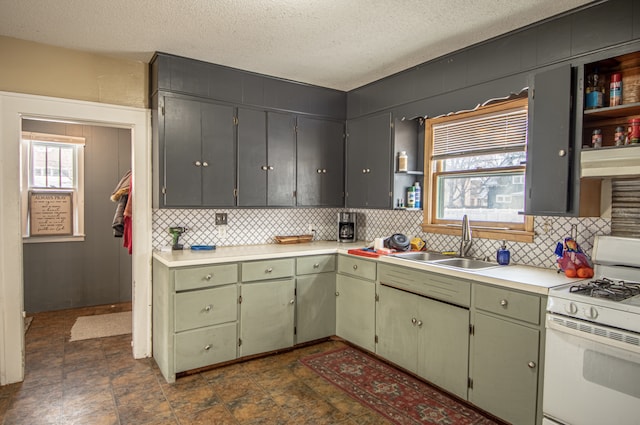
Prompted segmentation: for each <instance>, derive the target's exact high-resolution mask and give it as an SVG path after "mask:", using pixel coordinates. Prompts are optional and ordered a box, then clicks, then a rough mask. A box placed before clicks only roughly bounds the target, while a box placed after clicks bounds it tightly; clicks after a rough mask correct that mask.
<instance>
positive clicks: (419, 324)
mask: <svg viewBox="0 0 640 425" xmlns="http://www.w3.org/2000/svg"><path fill="white" fill-rule="evenodd" d="M416 325H418V327H419V328H421V327H422V320H418V323H416Z"/></svg>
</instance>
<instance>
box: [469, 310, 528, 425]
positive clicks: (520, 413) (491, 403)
mask: <svg viewBox="0 0 640 425" xmlns="http://www.w3.org/2000/svg"><path fill="white" fill-rule="evenodd" d="M474 321H475V323H474V335H473V344H472V350H471V378H472V379H473V388H472V389H470V390H469V401H471V402H472V403H473V404H475V405H477V406H478V407H480V408H481V409H484V410H486V411H488V412H490V413H493V414H494V415H496V416H498V417H499V418H502V419H504V420H505V421H507V422H509V423H513V424H523V425H528V424H531V425H533V424H535V423H536V402H537V392H538V373H539V371H538V366H537V365H538V349H539V339H540V332H539V331H538V330H536V329H532V328H529V327H526V326H522V325H519V324H517V323H513V322H508V321H506V320H501V319H497V318H495V317H492V316H488V315H485V314H482V313H476V314H475V317H474Z"/></svg>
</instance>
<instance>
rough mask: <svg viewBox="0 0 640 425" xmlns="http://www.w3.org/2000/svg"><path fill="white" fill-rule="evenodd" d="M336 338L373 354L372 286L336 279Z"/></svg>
mask: <svg viewBox="0 0 640 425" xmlns="http://www.w3.org/2000/svg"><path fill="white" fill-rule="evenodd" d="M336 279H337V281H336V294H337V295H336V296H337V298H336V334H337V335H338V336H339V337H342V338H344V339H346V340H347V341H350V342H352V343H354V344H356V345H358V346H360V347H362V348H364V349H366V350H369V351H374V350H375V342H374V341H375V321H376V312H375V307H376V306H375V297H376V289H375V283H374V282H372V281H369V280H363V279H356V278H353V277H349V276H344V275H338V276H337V277H336Z"/></svg>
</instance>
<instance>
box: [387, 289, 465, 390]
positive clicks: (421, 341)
mask: <svg viewBox="0 0 640 425" xmlns="http://www.w3.org/2000/svg"><path fill="white" fill-rule="evenodd" d="M378 298H379V301H378V307H377V336H378V343H377V346H376V353H377V354H379V355H380V356H382V357H384V358H386V359H387V360H390V361H391V362H393V363H395V364H397V365H398V366H401V367H403V368H405V369H407V370H409V371H411V372H413V373H415V374H417V375H418V376H420V377H422V378H424V379H426V380H428V381H429V382H431V383H433V384H435V385H437V386H439V387H441V388H443V389H445V390H447V391H449V392H451V393H453V394H455V395H457V396H458V397H460V398H464V399H466V398H467V377H468V375H467V370H468V364H469V354H468V353H469V310H468V309H466V308H462V307H457V306H453V305H450V304H446V303H443V302H440V301H435V300H432V299H430V298H426V297H423V296H420V295H416V294H412V293H410V292H405V291H402V290H399V289H395V288H391V287H388V286H385V285H380V286H379V287H378Z"/></svg>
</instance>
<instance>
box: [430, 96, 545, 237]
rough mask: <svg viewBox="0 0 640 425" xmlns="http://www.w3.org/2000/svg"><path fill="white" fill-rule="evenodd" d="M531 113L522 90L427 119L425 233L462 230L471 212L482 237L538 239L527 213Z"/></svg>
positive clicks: (471, 216) (457, 231)
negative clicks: (479, 104)
mask: <svg viewBox="0 0 640 425" xmlns="http://www.w3.org/2000/svg"><path fill="white" fill-rule="evenodd" d="M525 94H526V93H525ZM527 112H528V105H527V98H526V97H522V94H521V95H520V96H517V98H515V99H509V100H504V101H500V102H497V103H492V104H490V105H487V106H482V107H478V108H476V109H474V110H473V111H468V112H460V113H457V114H452V115H447V116H442V117H436V118H431V119H427V120H426V121H425V186H426V191H425V203H426V204H427V205H425V208H424V222H423V226H422V227H423V230H424V231H427V232H432V233H446V234H458V233H459V232H460V229H459V228H457V225H459V224H460V223H461V220H462V217H463V216H464V215H467V216H468V217H469V220H470V222H471V224H472V227H473V229H474V232H475V233H476V234H477V236H479V237H485V238H490V239H508V240H516V241H520V242H529V241H532V240H533V217H527V216H525V215H523V214H522V211H523V210H524V194H525V184H524V182H525V179H524V175H525V167H526V165H525V164H526V155H527V153H526V149H527V123H528V114H527Z"/></svg>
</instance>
